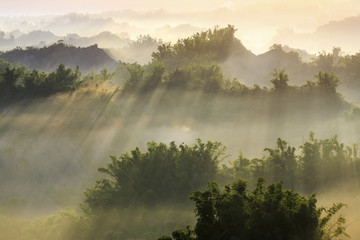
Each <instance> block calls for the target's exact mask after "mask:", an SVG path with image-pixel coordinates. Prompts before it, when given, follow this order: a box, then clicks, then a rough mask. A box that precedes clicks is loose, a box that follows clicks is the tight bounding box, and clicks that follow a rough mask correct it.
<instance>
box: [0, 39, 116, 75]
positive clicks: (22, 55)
mask: <svg viewBox="0 0 360 240" xmlns="http://www.w3.org/2000/svg"><path fill="white" fill-rule="evenodd" d="M0 58H3V59H5V60H6V61H9V62H11V63H13V64H16V63H22V64H25V65H27V66H28V67H29V68H36V69H41V70H44V71H52V70H55V69H56V67H57V66H58V65H59V64H61V63H63V64H65V65H66V66H67V67H71V68H75V67H76V66H77V65H78V66H79V67H80V69H81V71H82V72H84V73H87V72H90V71H99V70H101V69H102V68H104V67H106V68H108V69H110V70H112V69H114V68H115V66H116V61H115V60H114V59H112V58H111V57H110V56H109V55H108V54H107V53H106V52H105V51H104V50H102V49H100V48H98V46H97V45H96V44H95V45H92V46H89V47H86V48H80V47H74V46H69V45H65V44H63V43H61V42H60V43H56V44H53V45H51V46H48V47H43V48H33V47H28V48H26V49H21V48H17V49H14V50H11V51H8V52H5V53H2V54H1V55H0Z"/></svg>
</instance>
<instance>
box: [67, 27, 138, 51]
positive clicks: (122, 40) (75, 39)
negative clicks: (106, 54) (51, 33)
mask: <svg viewBox="0 0 360 240" xmlns="http://www.w3.org/2000/svg"><path fill="white" fill-rule="evenodd" d="M64 42H66V43H68V44H71V45H73V46H77V47H85V46H90V45H93V44H98V45H99V46H100V47H101V48H121V47H124V46H127V45H128V44H129V43H130V42H131V40H130V39H129V38H128V35H127V34H126V33H123V34H122V35H121V36H118V35H116V34H113V33H111V32H109V31H104V32H101V33H99V34H97V35H94V36H91V37H81V36H79V35H78V34H68V35H67V36H66V37H65V38H64Z"/></svg>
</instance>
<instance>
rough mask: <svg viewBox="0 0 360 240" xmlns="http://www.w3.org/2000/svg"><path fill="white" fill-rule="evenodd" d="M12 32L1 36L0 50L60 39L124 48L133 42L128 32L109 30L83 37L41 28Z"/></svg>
mask: <svg viewBox="0 0 360 240" xmlns="http://www.w3.org/2000/svg"><path fill="white" fill-rule="evenodd" d="M11 34H12V37H6V38H0V51H7V50H11V49H13V48H16V47H21V48H25V47H28V46H30V47H44V46H45V45H51V44H54V43H56V42H57V41H59V40H63V41H64V43H68V44H70V45H73V46H76V47H87V46H90V45H94V44H98V46H99V47H100V48H122V47H124V46H127V45H128V44H129V43H130V42H131V40H130V39H129V35H128V34H126V33H121V34H114V33H111V32H108V31H105V32H101V33H99V34H97V35H94V36H90V37H83V36H80V35H78V34H75V33H73V34H67V35H66V36H57V35H55V34H53V33H52V32H50V31H40V30H38V31H32V32H29V33H27V34H24V33H21V32H19V33H17V36H15V35H14V34H13V33H11ZM11 34H10V35H11Z"/></svg>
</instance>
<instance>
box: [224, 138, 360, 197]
mask: <svg viewBox="0 0 360 240" xmlns="http://www.w3.org/2000/svg"><path fill="white" fill-rule="evenodd" d="M299 150H300V152H298V151H296V149H295V148H294V147H291V146H289V145H288V143H287V142H286V141H284V140H282V139H281V138H278V139H277V143H276V147H275V148H265V150H264V151H265V152H267V153H268V155H265V156H264V157H263V158H261V159H259V158H254V159H251V160H249V159H247V158H245V157H243V156H242V154H240V156H239V158H238V159H237V160H236V161H234V162H232V165H231V167H226V168H225V169H224V170H223V171H224V172H225V174H227V175H230V176H232V178H233V179H237V178H242V179H246V180H248V181H250V182H251V183H254V182H255V181H256V179H257V178H258V177H266V178H267V179H268V180H269V181H270V182H278V181H283V182H284V183H285V186H286V187H287V188H290V189H298V190H301V191H303V192H307V193H313V192H316V191H319V190H320V189H321V188H325V187H328V186H332V185H334V184H336V183H339V182H340V181H345V180H347V179H353V180H356V181H357V182H359V181H360V179H359V177H358V176H357V174H356V173H354V168H355V169H357V166H358V165H359V164H360V158H359V156H358V152H359V151H358V146H357V145H356V144H354V145H353V146H351V147H350V146H345V145H344V144H343V143H340V142H339V141H338V138H337V136H333V137H331V138H329V139H316V138H315V136H314V133H312V132H310V134H309V140H308V141H306V142H304V144H303V145H301V146H300V147H299ZM355 171H356V170H355Z"/></svg>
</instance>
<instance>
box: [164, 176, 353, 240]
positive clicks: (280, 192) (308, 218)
mask: <svg viewBox="0 0 360 240" xmlns="http://www.w3.org/2000/svg"><path fill="white" fill-rule="evenodd" d="M190 199H192V200H193V201H194V202H195V213H196V217H197V222H196V225H195V228H194V230H191V228H190V227H187V228H186V229H184V230H176V231H175V232H173V234H172V236H173V238H171V237H170V236H163V237H162V238H160V239H162V240H165V239H166V240H170V239H179V240H188V239H191V240H212V239H213V240H218V239H244V240H258V239H263V240H272V239H289V240H297V239H307V240H329V239H333V238H335V237H340V236H347V234H346V233H345V227H344V224H345V219H344V218H343V217H342V216H340V217H338V219H337V220H336V222H335V224H333V223H332V222H331V219H332V218H333V217H334V215H335V214H336V213H337V212H338V211H339V210H341V208H343V207H344V204H341V203H340V204H335V205H334V206H333V207H331V208H329V209H326V208H318V207H317V206H316V203H317V200H316V198H315V195H311V196H310V197H303V196H301V195H299V194H298V193H296V192H294V191H292V190H284V189H283V186H282V183H277V184H271V185H268V186H266V185H265V180H264V179H263V178H260V179H259V180H258V182H257V185H256V187H255V188H254V190H253V191H251V192H249V191H248V189H247V183H246V182H245V181H242V180H238V181H235V182H234V183H233V184H231V185H227V186H225V187H224V190H220V188H219V187H218V185H217V184H216V183H213V182H211V183H209V184H208V186H207V188H206V190H205V191H203V192H201V191H195V192H193V193H192V195H191V196H190ZM322 213H324V214H322ZM324 215H325V216H324ZM333 226H335V227H333Z"/></svg>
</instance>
